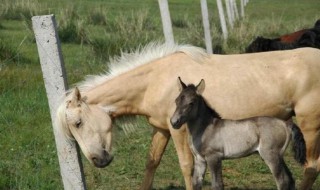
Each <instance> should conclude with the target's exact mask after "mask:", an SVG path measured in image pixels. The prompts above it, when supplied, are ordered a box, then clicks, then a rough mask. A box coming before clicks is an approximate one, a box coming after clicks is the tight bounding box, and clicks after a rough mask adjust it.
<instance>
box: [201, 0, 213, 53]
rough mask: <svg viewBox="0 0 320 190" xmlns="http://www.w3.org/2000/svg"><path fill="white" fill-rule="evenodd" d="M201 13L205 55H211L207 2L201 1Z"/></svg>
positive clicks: (205, 0)
mask: <svg viewBox="0 0 320 190" xmlns="http://www.w3.org/2000/svg"><path fill="white" fill-rule="evenodd" d="M200 3H201V13H202V22H203V29H204V38H205V43H206V49H207V53H210V54H212V52H213V51H212V42H211V34H210V22H209V13H208V4H207V0H201V2H200Z"/></svg>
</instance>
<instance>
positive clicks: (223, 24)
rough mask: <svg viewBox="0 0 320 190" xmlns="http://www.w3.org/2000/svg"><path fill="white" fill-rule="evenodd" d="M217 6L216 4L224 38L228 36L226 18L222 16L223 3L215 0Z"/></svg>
mask: <svg viewBox="0 0 320 190" xmlns="http://www.w3.org/2000/svg"><path fill="white" fill-rule="evenodd" d="M217 6H218V11H219V18H220V24H221V29H222V33H223V38H224V39H225V40H226V39H227V38H228V30H227V24H226V18H225V16H224V11H223V5H222V2H221V0H217Z"/></svg>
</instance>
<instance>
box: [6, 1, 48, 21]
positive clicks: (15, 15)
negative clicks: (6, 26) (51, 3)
mask: <svg viewBox="0 0 320 190" xmlns="http://www.w3.org/2000/svg"><path fill="white" fill-rule="evenodd" d="M46 10H47V8H46V6H44V4H40V3H39V2H38V1H33V0H2V2H1V6H0V18H1V19H7V20H22V19H23V18H24V17H27V18H29V19H30V18H31V17H32V16H34V15H40V14H44V13H46V12H47V11H46Z"/></svg>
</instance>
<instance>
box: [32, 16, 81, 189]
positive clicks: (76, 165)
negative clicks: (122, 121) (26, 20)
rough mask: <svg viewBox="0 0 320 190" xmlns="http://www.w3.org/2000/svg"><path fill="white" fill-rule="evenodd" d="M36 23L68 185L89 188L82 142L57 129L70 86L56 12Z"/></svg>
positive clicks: (37, 37)
mask: <svg viewBox="0 0 320 190" xmlns="http://www.w3.org/2000/svg"><path fill="white" fill-rule="evenodd" d="M32 26H33V30H34V34H35V38H36V42H37V47H38V53H39V58H40V63H41V69H42V73H43V79H44V83H45V88H46V92H47V97H48V102H49V107H50V114H51V119H52V125H53V129H54V130H53V132H54V136H55V142H56V146H57V153H58V158H59V164H60V173H61V177H62V181H63V185H64V189H67V190H69V189H76V190H78V189H86V185H85V179H84V175H83V169H82V163H81V160H80V154H79V148H78V146H77V145H76V144H75V143H69V142H67V141H66V139H65V137H64V136H63V135H61V134H60V133H58V132H57V131H56V130H55V128H56V125H57V124H56V121H55V118H56V110H57V108H58V106H59V104H60V102H59V100H60V99H61V97H63V96H64V94H65V90H66V89H67V88H68V87H67V80H66V75H65V70H64V64H63V57H62V53H61V48H60V42H59V38H58V34H57V30H56V21H55V18H54V15H44V16H34V17H32Z"/></svg>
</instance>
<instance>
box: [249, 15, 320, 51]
mask: <svg viewBox="0 0 320 190" xmlns="http://www.w3.org/2000/svg"><path fill="white" fill-rule="evenodd" d="M301 47H314V48H320V20H317V22H316V23H315V25H314V27H313V28H309V29H302V30H299V31H297V32H293V33H291V34H285V35H283V36H280V37H278V38H273V39H269V38H264V37H262V36H258V37H257V38H256V39H255V40H254V41H253V42H251V44H250V45H249V46H248V47H247V48H246V53H254V52H264V51H275V50H286V49H296V48H301Z"/></svg>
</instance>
